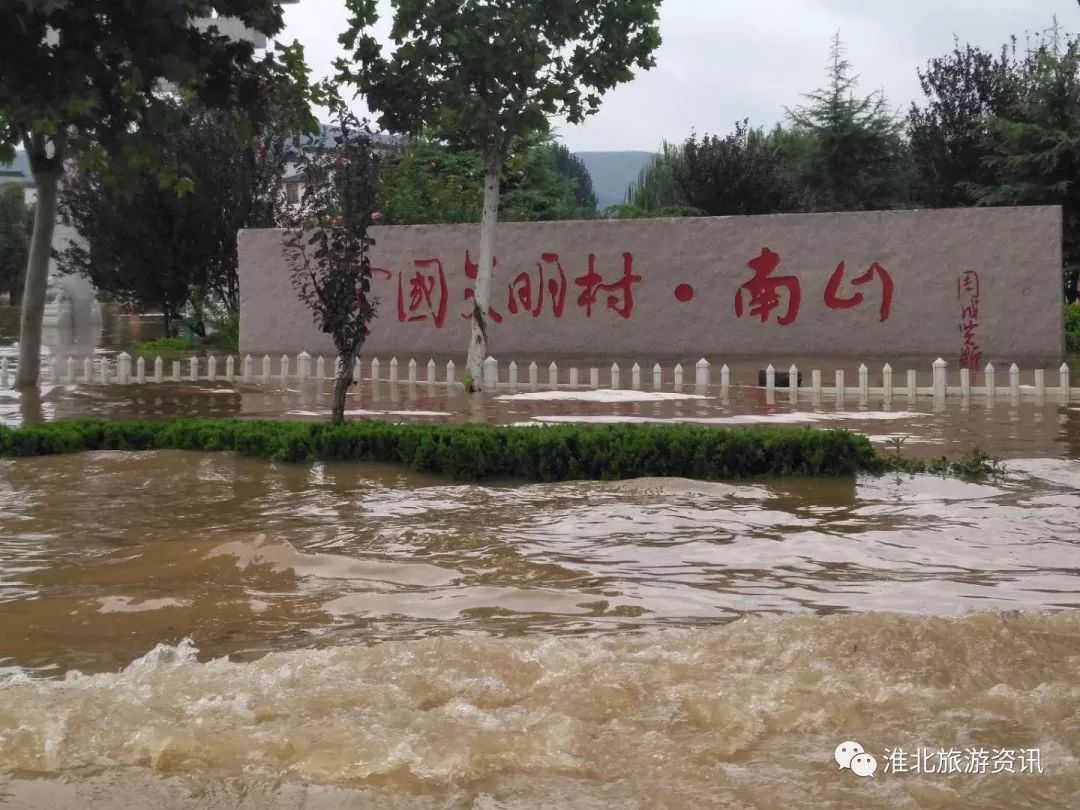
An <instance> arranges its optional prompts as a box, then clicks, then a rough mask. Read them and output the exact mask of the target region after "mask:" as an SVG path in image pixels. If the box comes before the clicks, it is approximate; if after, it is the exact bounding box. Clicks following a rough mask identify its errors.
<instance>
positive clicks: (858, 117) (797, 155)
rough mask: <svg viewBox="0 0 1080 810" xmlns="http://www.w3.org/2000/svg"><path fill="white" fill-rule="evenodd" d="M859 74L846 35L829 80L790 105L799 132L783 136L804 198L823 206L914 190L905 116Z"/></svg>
mask: <svg viewBox="0 0 1080 810" xmlns="http://www.w3.org/2000/svg"><path fill="white" fill-rule="evenodd" d="M857 85H858V77H857V76H856V75H855V74H854V73H853V71H852V67H851V63H850V62H849V61H848V60H847V59H846V58H845V56H844V46H843V43H842V42H841V41H840V37H839V35H838V36H837V37H836V38H835V39H834V41H833V45H832V50H831V54H830V60H829V70H828V84H827V85H826V86H825V87H823V88H820V89H818V90H815V91H813V92H811V93H809V94H807V96H806V98H807V101H808V103H807V104H805V105H804V106H802V107H799V108H797V109H794V110H789V111H788V116H789V117H790V119H791V127H790V132H791V135H790V136H789V137H787V138H785V139H783V140H782V143H784V144H785V145H786V146H787V156H786V159H787V161H789V163H790V167H791V172H792V175H793V179H794V180H795V182H796V183H797V184H798V186H799V189H800V193H801V195H802V196H803V198H804V203H803V204H804V205H805V206H806V207H808V208H810V209H811V210H818V211H826V210H831V211H862V210H874V209H883V208H894V207H897V206H899V205H903V204H906V202H907V200H908V198H909V183H910V172H909V171H908V161H907V155H906V149H905V144H904V142H903V140H902V138H901V129H902V125H901V123H900V122H899V121H898V120H897V119H896V118H895V117H894V116H893V115H892V114H891V113H890V111H889V109H888V103H887V101H886V100H885V97H884V95H882V94H881V93H872V94H870V95H868V96H857V95H855V88H856V87H857Z"/></svg>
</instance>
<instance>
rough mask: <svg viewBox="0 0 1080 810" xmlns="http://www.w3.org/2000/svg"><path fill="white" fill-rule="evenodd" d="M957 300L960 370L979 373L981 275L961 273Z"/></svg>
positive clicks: (957, 283)
mask: <svg viewBox="0 0 1080 810" xmlns="http://www.w3.org/2000/svg"><path fill="white" fill-rule="evenodd" d="M956 298H957V300H958V301H959V302H960V335H961V348H960V368H970V369H973V370H975V371H978V370H979V369H980V368H981V367H982V349H981V348H980V347H979V335H978V331H979V274H978V273H976V272H975V271H974V270H968V271H967V272H966V273H961V274H960V277H959V278H958V279H957V280H956Z"/></svg>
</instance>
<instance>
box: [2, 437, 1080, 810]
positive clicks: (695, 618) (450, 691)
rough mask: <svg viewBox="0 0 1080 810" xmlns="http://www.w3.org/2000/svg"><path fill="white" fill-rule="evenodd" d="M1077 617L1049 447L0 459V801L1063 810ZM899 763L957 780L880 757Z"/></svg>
mask: <svg viewBox="0 0 1080 810" xmlns="http://www.w3.org/2000/svg"><path fill="white" fill-rule="evenodd" d="M1077 608H1080V461H1076V460H1069V459H1067V458H1058V459H1040V460H1025V459H1020V458H1012V459H1010V460H1009V462H1008V466H1007V471H1006V475H1005V477H1003V478H1001V479H998V480H993V481H986V482H982V483H964V482H960V481H956V480H945V479H939V478H933V477H917V478H911V477H906V476H905V477H885V478H860V479H858V480H855V479H849V480H837V481H821V480H815V481H806V480H799V479H784V480H754V481H750V482H745V483H734V484H718V483H717V484H714V483H702V482H690V481H682V480H674V479H648V480H639V481H628V482H619V483H570V484H553V485H537V484H533V485H522V484H514V483H509V482H507V483H505V484H497V483H496V484H490V485H485V486H475V485H458V484H453V483H449V482H447V481H445V480H443V479H438V478H429V477H421V476H416V475H413V474H408V473H404V472H402V471H401V470H398V469H392V468H384V467H373V466H366V465H355V464H354V465H348V464H342V465H328V464H316V465H296V466H293V465H274V464H269V463H266V462H262V461H258V460H251V459H242V458H238V457H235V456H232V455H229V454H214V455H203V454H191V453H182V452H162V453H132V454H121V453H92V454H84V455H79V456H73V457H66V458H36V459H18V460H0V766H2V769H3V770H2V775H0V806H4V807H35V808H36V807H47V808H50V810H56V809H57V808H65V809H66V808H84V807H87V808H105V807H117V808H144V807H164V808H172V807H177V808H235V807H242V808H268V807H281V808H355V807H363V808H367V807H371V808H414V807H415V808H484V809H489V808H490V809H494V808H537V807H544V808H697V807H724V808H803V807H807V808H832V807H856V808H878V807H890V808H891V807H896V808H915V807H919V808H1071V807H1078V806H1080V611H1077ZM848 740H853V741H857V742H858V743H859V744H860V745H861V746H862V747H864V748H865V749H866V752H868V753H870V754H872V755H873V756H875V757H876V760H877V763H878V767H877V770H876V772H875V774H874V776H872V777H859V776H857V775H855V774H854V773H853V772H852V771H851V770H850V769H847V770H841V769H840V768H839V767H838V765H837V764H836V762H835V761H834V749H836V747H837V746H838V744H840V743H842V742H844V741H848ZM920 749H925V750H932V751H933V752H935V754H936V753H937V752H940V751H942V750H944V751H946V752H948V751H950V750H952V749H955V750H956V751H957V752H958V753H957V760H956V762H955V763H951V764H955V765H956V767H955V768H953V767H951V766H950V767H945V766H939V767H935V768H934V770H936V771H937V772H935V773H925V772H915V771H914V770H912V769H911V767H910V765H911V763H910V761H909V762H908V763H907V764H908V768H907V769H906V770H902V771H900V772H897V770H896V769H895V767H893V768H891V769H890V770H889V772H886V762H887V758H888V757H889V756H890V753H889V752H895V751H896V750H901V751H905V752H907V753H908V756H909V757H915V756H918V754H917V752H918V751H919V750H920ZM979 750H985V751H986V752H987V756H989V757H990V760H989V764H988V765H984V766H983V767H982V768H980V767H979V766H978V764H977V755H976V754H975V753H973V752H977V751H979ZM1007 751H1009V752H1013V753H1014V755H1015V758H1014V759H1012V760H1008V761H1007V760H1006V757H1005V753H1004V752H1007ZM1032 751H1035V752H1037V753H1038V761H1037V763H1036V762H1034V761H1033V757H1032V754H1031V752H1032ZM1020 752H1027V754H1026V759H1025V758H1024V755H1021V753H1020ZM893 756H895V754H893ZM961 756H962V757H963V760H962V761H961V759H959V758H960V757H961ZM969 760H970V761H969ZM943 762H946V763H948V762H949V760H947V759H945V760H943ZM973 763H974V764H973ZM894 764H895V763H894ZM1006 764H1009V767H1010V769H1011V772H1010V770H1007V769H1006V767H1005V765H1006ZM1036 765H1037V768H1036ZM927 769H929V767H928V768H927ZM995 769H998V772H996V773H995V772H994V770H995Z"/></svg>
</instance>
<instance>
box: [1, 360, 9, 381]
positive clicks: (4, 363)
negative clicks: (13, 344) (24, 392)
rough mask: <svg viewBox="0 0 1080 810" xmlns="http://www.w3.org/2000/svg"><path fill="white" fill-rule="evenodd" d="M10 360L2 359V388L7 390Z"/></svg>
mask: <svg viewBox="0 0 1080 810" xmlns="http://www.w3.org/2000/svg"><path fill="white" fill-rule="evenodd" d="M7 367H8V359H7V358H6V357H0V388H7V378H8V370H7Z"/></svg>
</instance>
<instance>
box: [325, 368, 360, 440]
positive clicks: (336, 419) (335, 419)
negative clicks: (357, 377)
mask: <svg viewBox="0 0 1080 810" xmlns="http://www.w3.org/2000/svg"><path fill="white" fill-rule="evenodd" d="M355 364H356V352H353V353H352V356H351V357H347V358H346V357H342V358H341V373H340V374H338V377H337V381H336V382H335V383H334V405H333V407H332V408H331V410H330V424H332V425H340V424H342V423H343V422H344V421H345V398H346V397H347V396H348V395H349V389H350V388H352V384H353V366H354V365H355Z"/></svg>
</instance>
